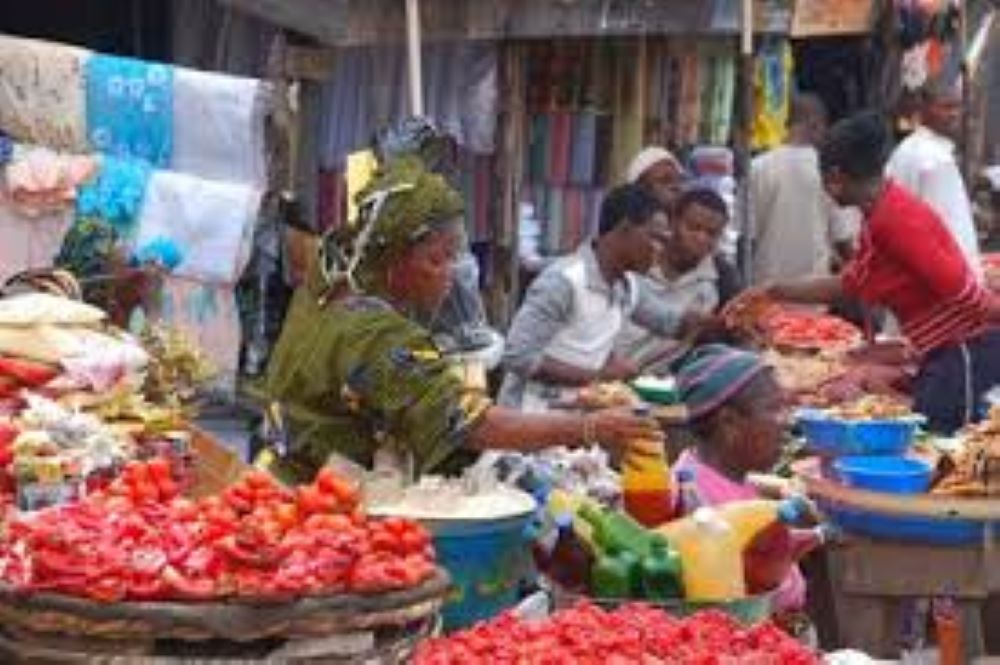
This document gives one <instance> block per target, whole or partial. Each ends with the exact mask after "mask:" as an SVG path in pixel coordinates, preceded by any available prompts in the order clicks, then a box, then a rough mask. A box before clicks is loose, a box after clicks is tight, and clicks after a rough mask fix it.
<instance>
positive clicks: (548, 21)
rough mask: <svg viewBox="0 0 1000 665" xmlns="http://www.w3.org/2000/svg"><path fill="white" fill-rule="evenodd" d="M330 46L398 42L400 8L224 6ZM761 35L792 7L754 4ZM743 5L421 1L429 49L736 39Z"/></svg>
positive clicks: (324, 0)
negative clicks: (538, 41) (651, 37)
mask: <svg viewBox="0 0 1000 665" xmlns="http://www.w3.org/2000/svg"><path fill="white" fill-rule="evenodd" d="M220 2H222V3H224V4H227V5H230V6H232V7H234V8H236V9H239V10H241V11H244V12H247V13H250V14H253V15H255V16H258V17H260V18H263V19H265V20H267V21H269V22H270V23H273V24H276V25H279V26H281V27H283V28H286V29H289V30H292V31H294V32H298V33H301V34H303V35H307V36H310V37H312V38H314V39H316V40H317V41H318V42H320V43H323V44H326V45H328V46H356V45H362V44H373V43H378V42H384V41H399V40H401V39H402V38H403V36H404V35H405V34H406V30H405V16H406V13H405V3H403V2H401V1H400V0H220ZM755 4H756V7H757V11H756V12H755V14H756V15H757V16H758V20H757V22H756V27H757V29H758V30H760V31H764V32H777V33H787V32H788V27H789V24H790V22H791V9H790V8H791V6H792V2H791V0H755ZM739 12H740V0H704V1H696V0H660V1H658V2H650V1H649V0H498V1H495V2H483V1H482V0H421V2H420V14H421V24H422V33H423V34H422V35H421V36H422V38H423V40H424V41H435V40H454V39H534V38H547V37H552V36H560V37H591V36H600V35H606V36H620V35H637V34H658V35H671V34H692V33H698V34H719V35H725V34H732V35H735V34H737V33H738V32H739V19H738V17H739Z"/></svg>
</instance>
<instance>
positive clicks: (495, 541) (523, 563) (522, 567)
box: [421, 512, 535, 631]
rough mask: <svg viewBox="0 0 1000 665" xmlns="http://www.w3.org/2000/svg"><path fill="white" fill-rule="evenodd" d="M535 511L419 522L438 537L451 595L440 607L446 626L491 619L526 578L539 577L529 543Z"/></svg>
mask: <svg viewBox="0 0 1000 665" xmlns="http://www.w3.org/2000/svg"><path fill="white" fill-rule="evenodd" d="M533 518H534V513H533V512H532V513H528V514H526V515H522V516H517V517H510V518H505V519H498V520H476V521H471V520H421V521H422V522H423V524H424V526H426V527H427V528H428V529H429V530H430V532H431V534H432V535H433V536H434V547H435V549H436V550H437V558H438V563H439V564H440V565H441V566H443V567H444V569H445V570H447V571H448V574H449V575H451V580H452V585H453V587H452V593H451V595H450V596H449V597H448V599H447V601H446V602H445V605H444V607H443V608H442V611H441V616H442V622H443V625H444V629H445V630H449V631H450V630H455V629H458V628H464V627H466V626H470V625H472V624H474V623H476V622H478V621H484V620H487V619H491V618H492V617H494V616H496V615H497V614H499V613H500V612H503V611H504V610H506V609H509V608H511V607H514V606H515V605H517V603H518V601H519V596H518V593H519V591H520V586H521V583H522V582H523V581H526V580H530V579H532V578H533V576H534V575H535V569H534V561H533V560H532V557H531V550H530V547H529V545H528V535H527V530H528V526H529V524H530V523H531V521H532V520H533Z"/></svg>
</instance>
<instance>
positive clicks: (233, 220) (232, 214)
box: [135, 171, 262, 284]
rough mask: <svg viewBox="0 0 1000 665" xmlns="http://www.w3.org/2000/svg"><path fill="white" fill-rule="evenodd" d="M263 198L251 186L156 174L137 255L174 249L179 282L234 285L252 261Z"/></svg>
mask: <svg viewBox="0 0 1000 665" xmlns="http://www.w3.org/2000/svg"><path fill="white" fill-rule="evenodd" d="M261 194H262V192H261V190H260V189H258V188H256V187H254V186H251V185H247V184H242V183H229V182H222V181H219V180H205V179H202V178H197V177H195V176H191V175H187V174H183V173H175V172H173V171H155V172H154V173H153V175H152V177H151V178H150V180H149V188H148V190H147V191H146V199H145V202H144V204H143V206H142V212H141V213H140V215H139V222H138V227H137V229H136V238H135V248H136V251H137V252H142V251H143V249H144V248H145V247H147V246H149V245H150V244H152V243H164V242H168V243H171V244H172V245H173V246H175V247H176V248H177V249H178V250H179V251H180V264H179V265H178V266H177V268H176V269H175V271H174V274H176V275H177V276H179V277H186V278H189V279H195V280H201V281H204V282H210V283H216V282H221V283H225V284H234V283H235V282H236V281H237V280H238V279H239V277H240V273H241V272H242V271H243V268H244V266H245V265H246V261H247V259H248V256H249V251H250V241H251V238H252V234H253V227H254V223H255V222H256V220H257V215H258V212H259V209H260V202H261Z"/></svg>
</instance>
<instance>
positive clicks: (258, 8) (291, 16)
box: [219, 0, 374, 45]
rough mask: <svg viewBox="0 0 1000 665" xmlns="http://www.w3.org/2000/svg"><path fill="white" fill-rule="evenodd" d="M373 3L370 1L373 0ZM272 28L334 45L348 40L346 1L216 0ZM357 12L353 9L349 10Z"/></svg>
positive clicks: (347, 3) (349, 8)
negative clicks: (275, 27)
mask: <svg viewBox="0 0 1000 665" xmlns="http://www.w3.org/2000/svg"><path fill="white" fill-rule="evenodd" d="M373 1H374V0H373ZM219 2H221V3H222V4H224V5H229V6H231V7H232V8H234V9H237V10H239V11H242V12H244V13H247V14H251V15H253V16H256V17H257V18H260V19H262V20H264V21H266V22H268V23H271V24H273V25H276V26H279V27H282V28H286V29H288V30H292V31H294V32H298V33H300V34H302V35H307V36H309V37H314V38H315V39H318V40H319V41H321V42H323V43H325V44H329V45H337V44H340V43H342V42H343V41H345V40H346V39H347V37H348V35H347V31H348V28H349V26H348V16H349V15H350V14H351V10H352V5H351V2H350V0H219ZM353 9H354V10H355V11H357V6H356V5H355V6H354V7H353Z"/></svg>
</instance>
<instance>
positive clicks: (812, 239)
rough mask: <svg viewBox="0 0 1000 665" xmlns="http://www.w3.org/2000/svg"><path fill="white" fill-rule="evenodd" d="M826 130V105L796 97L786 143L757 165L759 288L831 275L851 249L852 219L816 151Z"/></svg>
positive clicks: (756, 276) (753, 179)
mask: <svg viewBox="0 0 1000 665" xmlns="http://www.w3.org/2000/svg"><path fill="white" fill-rule="evenodd" d="M826 127H827V114H826V108H825V106H824V105H823V102H822V100H821V99H820V98H819V97H817V96H816V95H813V94H800V95H797V96H796V97H794V98H793V99H792V107H791V114H790V117H789V128H788V140H787V142H786V143H785V144H784V145H781V146H778V147H777V148H774V149H773V150H770V151H768V152H766V153H764V154H763V155H760V156H758V157H757V158H755V159H754V160H753V164H752V166H751V170H750V187H751V200H752V204H753V215H754V222H755V231H756V232H755V238H754V241H755V242H754V256H753V280H754V282H755V283H763V282H770V281H783V280H790V279H800V278H802V277H809V276H813V275H828V274H829V273H830V270H831V265H832V263H833V259H834V258H835V257H836V256H837V255H838V254H839V255H846V254H847V253H848V252H849V250H850V246H851V241H852V233H853V229H852V228H851V226H852V225H851V224H850V223H849V221H850V217H849V216H848V214H847V213H846V212H845V211H843V210H841V209H840V208H838V207H837V206H836V204H835V203H834V202H833V201H832V200H831V199H830V197H829V195H828V194H827V193H826V191H825V190H824V189H823V183H822V179H821V178H820V171H819V156H818V153H817V151H816V146H818V145H819V144H820V142H821V141H822V140H823V136H824V134H825V133H826Z"/></svg>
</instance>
